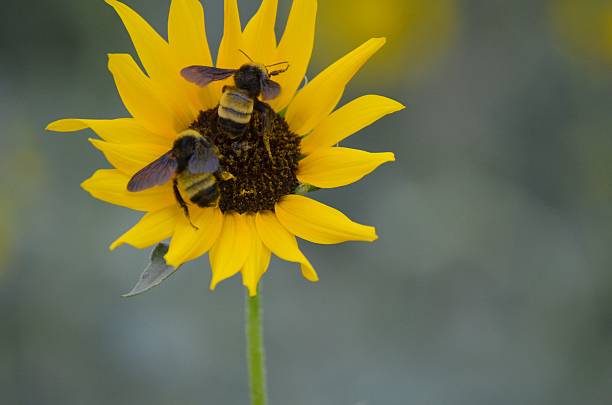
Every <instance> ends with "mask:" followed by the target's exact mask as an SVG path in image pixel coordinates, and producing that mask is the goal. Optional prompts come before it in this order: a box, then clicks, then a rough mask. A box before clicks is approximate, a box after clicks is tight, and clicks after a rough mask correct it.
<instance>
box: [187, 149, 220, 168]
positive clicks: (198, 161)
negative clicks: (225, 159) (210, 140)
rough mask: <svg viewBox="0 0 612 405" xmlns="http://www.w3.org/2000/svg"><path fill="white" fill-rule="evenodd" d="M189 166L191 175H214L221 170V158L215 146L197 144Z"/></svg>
mask: <svg viewBox="0 0 612 405" xmlns="http://www.w3.org/2000/svg"><path fill="white" fill-rule="evenodd" d="M188 165H189V171H190V172H191V173H214V172H216V171H217V170H219V158H218V157H217V154H216V153H215V149H214V146H212V145H208V144H206V143H204V142H197V143H196V144H195V146H194V149H193V154H192V155H191V157H190V158H189V163H188Z"/></svg>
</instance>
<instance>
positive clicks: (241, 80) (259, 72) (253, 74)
mask: <svg viewBox="0 0 612 405" xmlns="http://www.w3.org/2000/svg"><path fill="white" fill-rule="evenodd" d="M266 76H267V73H266V71H265V67H263V66H260V65H256V64H254V63H247V64H244V65H242V66H241V67H240V69H238V71H237V72H236V73H235V75H234V82H235V83H236V87H238V88H239V89H241V90H244V91H246V92H247V93H249V96H250V97H253V98H256V97H258V96H259V95H260V94H261V83H262V81H263V80H264V79H265V78H266Z"/></svg>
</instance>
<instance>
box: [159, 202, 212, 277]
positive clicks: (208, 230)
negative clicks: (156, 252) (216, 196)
mask: <svg viewBox="0 0 612 405" xmlns="http://www.w3.org/2000/svg"><path fill="white" fill-rule="evenodd" d="M191 220H192V221H193V224H194V225H195V226H196V227H197V228H198V229H195V228H194V227H193V226H191V224H190V223H189V221H188V220H187V218H185V216H184V215H181V217H180V218H179V220H178V222H177V224H176V229H175V231H174V236H173V237H172V241H171V242H170V247H169V249H168V253H166V256H165V259H166V262H167V263H168V264H170V265H171V266H173V267H175V268H178V267H179V266H180V265H182V264H183V263H186V262H188V261H190V260H193V259H196V258H198V257H200V256H202V255H203V254H204V253H206V252H208V251H209V250H210V248H211V247H212V245H213V244H214V243H215V241H216V240H217V238H218V237H219V233H220V232H221V228H222V227H223V214H221V211H220V210H219V209H218V208H196V209H191Z"/></svg>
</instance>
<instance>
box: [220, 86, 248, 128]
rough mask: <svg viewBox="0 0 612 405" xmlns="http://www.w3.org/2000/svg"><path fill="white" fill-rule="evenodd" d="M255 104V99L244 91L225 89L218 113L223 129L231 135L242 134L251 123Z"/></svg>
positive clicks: (232, 88)
mask: <svg viewBox="0 0 612 405" xmlns="http://www.w3.org/2000/svg"><path fill="white" fill-rule="evenodd" d="M253 104H254V101H253V99H252V98H251V97H249V95H248V94H247V93H246V92H245V91H244V90H241V89H238V88H236V87H230V86H226V87H224V88H223V94H222V95H221V100H220V101H219V108H218V111H217V112H218V114H219V121H218V122H219V126H220V127H221V129H222V130H224V131H227V132H228V133H231V134H239V133H242V132H243V131H244V128H245V127H246V125H247V124H248V123H249V122H250V121H251V114H252V113H253Z"/></svg>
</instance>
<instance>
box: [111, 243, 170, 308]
mask: <svg viewBox="0 0 612 405" xmlns="http://www.w3.org/2000/svg"><path fill="white" fill-rule="evenodd" d="M167 252H168V245H167V244H165V243H160V244H158V245H157V246H155V249H153V252H151V258H150V260H149V264H148V265H147V268H146V269H144V271H143V272H142V274H141V275H140V279H139V280H138V282H137V283H136V285H135V286H134V288H132V291H130V292H129V293H127V294H124V295H122V297H133V296H135V295H138V294H142V293H143V292H146V291H149V290H150V289H151V288H153V287H157V286H158V285H160V284H161V282H162V281H164V280H165V279H167V278H168V277H170V276H171V275H173V274H174V272H175V270H176V269H175V268H174V267H172V266H169V265H168V263H166V260H165V259H164V256H165V255H166V253H167Z"/></svg>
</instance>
